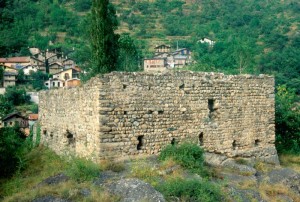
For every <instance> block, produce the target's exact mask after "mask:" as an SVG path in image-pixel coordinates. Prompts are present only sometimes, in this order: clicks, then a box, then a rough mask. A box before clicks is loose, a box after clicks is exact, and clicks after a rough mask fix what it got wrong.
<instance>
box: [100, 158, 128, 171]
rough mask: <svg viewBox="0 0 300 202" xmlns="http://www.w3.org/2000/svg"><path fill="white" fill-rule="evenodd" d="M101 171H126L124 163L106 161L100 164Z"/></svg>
mask: <svg viewBox="0 0 300 202" xmlns="http://www.w3.org/2000/svg"><path fill="white" fill-rule="evenodd" d="M100 168H101V170H103V171H104V170H111V171H113V172H117V173H119V172H122V171H124V170H125V165H124V163H123V162H115V161H111V160H104V161H101V162H100Z"/></svg>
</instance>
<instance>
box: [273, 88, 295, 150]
mask: <svg viewBox="0 0 300 202" xmlns="http://www.w3.org/2000/svg"><path fill="white" fill-rule="evenodd" d="M275 109H276V111H275V113H276V120H275V123H276V147H277V150H278V152H280V153H294V154H300V105H299V97H298V96H297V95H296V93H295V91H292V90H289V89H287V88H286V86H285V85H283V86H278V88H277V93H276V108H275Z"/></svg>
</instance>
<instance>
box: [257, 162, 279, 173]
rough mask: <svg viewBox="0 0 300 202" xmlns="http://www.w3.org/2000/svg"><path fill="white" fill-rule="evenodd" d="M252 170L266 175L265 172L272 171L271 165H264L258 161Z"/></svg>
mask: <svg viewBox="0 0 300 202" xmlns="http://www.w3.org/2000/svg"><path fill="white" fill-rule="evenodd" d="M254 168H255V169H256V170H257V171H260V172H262V173H267V172H270V171H271V170H274V166H273V165H271V164H267V163H264V162H260V161H258V162H256V163H255V165H254Z"/></svg>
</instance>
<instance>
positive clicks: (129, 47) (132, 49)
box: [118, 33, 139, 72]
mask: <svg viewBox="0 0 300 202" xmlns="http://www.w3.org/2000/svg"><path fill="white" fill-rule="evenodd" d="M118 42H119V44H118V46H119V57H118V70H121V71H129V72H133V71H138V70H139V61H138V60H139V58H138V57H139V56H138V51H137V48H136V46H135V44H134V41H133V40H132V38H131V37H130V36H129V34H127V33H126V34H122V35H121V36H120V38H119V40H118Z"/></svg>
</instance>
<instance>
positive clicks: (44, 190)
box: [3, 181, 119, 202]
mask: <svg viewBox="0 0 300 202" xmlns="http://www.w3.org/2000/svg"><path fill="white" fill-rule="evenodd" d="M84 189H88V190H90V195H89V196H88V197H84V195H83V194H82V190H84ZM49 195H51V196H54V197H58V198H63V199H68V200H71V201H75V202H76V201H78V202H81V201H87V202H88V201H95V202H98V201H99V202H113V201H118V200H119V199H118V197H115V196H112V195H110V194H109V193H107V192H106V191H104V190H102V189H101V188H99V187H95V186H93V185H92V184H91V183H77V182H74V181H68V182H64V183H60V184H58V185H54V186H41V187H38V188H35V189H29V190H25V191H22V192H19V193H17V194H14V195H13V196H10V197H6V198H4V200H3V201H4V202H11V201H24V202H25V201H32V200H33V199H35V198H38V197H42V196H49Z"/></svg>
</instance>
